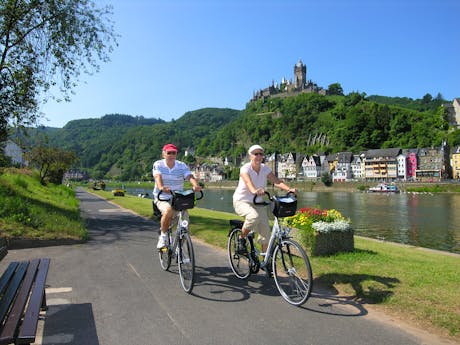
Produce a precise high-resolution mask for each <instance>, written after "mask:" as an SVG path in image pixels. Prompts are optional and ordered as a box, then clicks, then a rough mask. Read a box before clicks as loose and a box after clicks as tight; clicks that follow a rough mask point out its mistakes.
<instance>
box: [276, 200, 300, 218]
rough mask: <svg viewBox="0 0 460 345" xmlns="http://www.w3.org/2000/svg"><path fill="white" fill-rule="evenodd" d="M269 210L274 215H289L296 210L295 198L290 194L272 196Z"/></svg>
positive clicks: (280, 216)
mask: <svg viewBox="0 0 460 345" xmlns="http://www.w3.org/2000/svg"><path fill="white" fill-rule="evenodd" d="M271 210H272V213H273V215H274V216H275V217H279V218H283V217H290V216H293V215H294V214H295V212H296V211H297V199H296V198H293V197H291V196H283V197H279V196H274V197H273V200H272V202H271Z"/></svg>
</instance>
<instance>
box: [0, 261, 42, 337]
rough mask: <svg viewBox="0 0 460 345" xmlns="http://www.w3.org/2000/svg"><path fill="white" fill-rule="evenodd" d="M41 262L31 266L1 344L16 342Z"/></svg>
mask: <svg viewBox="0 0 460 345" xmlns="http://www.w3.org/2000/svg"><path fill="white" fill-rule="evenodd" d="M39 262H40V259H34V260H32V261H31V262H30V264H29V267H28V269H27V272H26V276H25V278H24V281H23V282H22V285H21V288H20V290H19V293H18V294H17V296H16V300H15V301H14V304H13V306H12V308H11V310H10V314H9V316H8V319H7V320H6V323H5V325H4V326H3V330H2V332H1V334H0V344H3V343H5V342H6V343H7V344H8V343H11V342H13V341H14V337H15V334H16V329H17V328H18V325H19V322H20V321H21V317H22V314H23V312H24V308H25V307H26V303H27V301H28V299H29V291H30V289H31V287H32V284H33V282H34V279H35V274H36V273H37V268H38V264H39Z"/></svg>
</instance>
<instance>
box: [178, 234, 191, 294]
mask: <svg viewBox="0 0 460 345" xmlns="http://www.w3.org/2000/svg"><path fill="white" fill-rule="evenodd" d="M178 249H179V250H178V256H179V257H178V264H179V276H180V282H181V285H182V287H183V288H184V290H185V292H187V293H191V292H192V289H193V285H194V283H195V254H194V251H193V244H192V239H191V238H190V234H189V233H188V232H185V233H184V234H183V235H182V238H181V239H179V245H178Z"/></svg>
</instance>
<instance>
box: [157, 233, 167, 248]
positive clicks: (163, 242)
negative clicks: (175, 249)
mask: <svg viewBox="0 0 460 345" xmlns="http://www.w3.org/2000/svg"><path fill="white" fill-rule="evenodd" d="M166 239H167V236H166V234H161V235H160V236H159V237H158V243H157V249H161V248H163V247H166Z"/></svg>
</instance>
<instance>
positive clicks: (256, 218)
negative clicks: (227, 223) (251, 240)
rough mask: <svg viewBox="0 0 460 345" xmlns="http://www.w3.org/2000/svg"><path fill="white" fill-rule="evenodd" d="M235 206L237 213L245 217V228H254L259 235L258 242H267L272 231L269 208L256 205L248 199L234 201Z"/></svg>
mask: <svg viewBox="0 0 460 345" xmlns="http://www.w3.org/2000/svg"><path fill="white" fill-rule="evenodd" d="M233 208H234V209H235V213H236V214H237V215H239V216H241V217H244V224H243V228H244V229H249V230H254V231H255V232H257V233H258V235H259V236H258V238H257V242H259V243H261V244H267V243H268V240H269V239H270V233H271V229H270V223H269V222H268V214H267V208H266V207H265V206H255V205H253V204H251V203H249V202H246V201H234V202H233Z"/></svg>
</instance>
